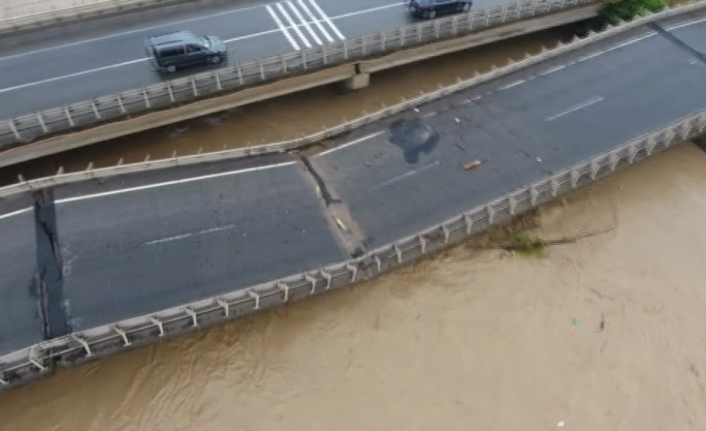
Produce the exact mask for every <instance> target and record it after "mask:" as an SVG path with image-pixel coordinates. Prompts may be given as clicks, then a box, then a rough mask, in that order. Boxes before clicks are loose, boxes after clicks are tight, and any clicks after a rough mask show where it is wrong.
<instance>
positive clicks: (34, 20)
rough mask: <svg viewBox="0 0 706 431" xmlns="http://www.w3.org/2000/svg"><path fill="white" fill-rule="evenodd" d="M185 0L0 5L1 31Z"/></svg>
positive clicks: (39, 0) (34, 0)
mask: <svg viewBox="0 0 706 431" xmlns="http://www.w3.org/2000/svg"><path fill="white" fill-rule="evenodd" d="M184 1H188V0H29V1H25V2H18V3H16V4H9V5H6V6H2V7H0V34H2V33H8V32H12V31H19V30H26V29H33V28H39V27H42V26H46V25H50V24H53V23H59V22H69V21H75V20H78V19H86V18H91V17H95V16H100V15H106V14H109V13H114V12H125V11H129V10H135V9H141V8H145V7H151V6H157V5H165V4H170V3H181V2H184Z"/></svg>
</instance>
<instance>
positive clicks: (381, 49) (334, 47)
mask: <svg viewBox="0 0 706 431" xmlns="http://www.w3.org/2000/svg"><path fill="white" fill-rule="evenodd" d="M598 2H599V1H597V0H527V1H521V2H518V3H513V4H508V5H503V6H498V7H494V8H491V9H486V10H480V11H475V12H470V13H468V14H461V15H454V16H451V17H447V18H442V19H438V20H433V21H423V22H420V23H417V24H412V25H408V26H405V27H400V28H397V29H394V30H390V31H384V32H380V33H376V34H371V35H366V36H361V37H357V38H353V39H345V40H342V41H339V42H335V43H330V44H326V45H322V46H315V47H312V48H307V49H303V50H301V51H297V52H294V53H290V54H285V55H281V56H276V57H270V58H265V59H262V60H258V61H254V62H249V63H243V64H239V65H236V66H232V67H227V68H221V69H218V70H214V71H209V72H204V73H200V74H196V75H192V76H189V77H184V78H177V79H173V80H170V81H165V82H162V83H159V84H155V85H150V86H148V87H144V88H141V89H136V90H129V91H125V92H122V93H118V94H112V95H108V96H101V97H97V98H95V99H93V100H89V101H82V102H77V103H72V104H70V105H66V106H63V107H57V108H52V109H47V110H44V111H41V112H37V113H33V114H28V115H22V116H20V117H15V118H12V119H8V120H3V121H0V149H8V148H11V147H13V146H17V145H21V144H24V143H28V142H31V141H33V140H35V139H37V138H40V137H45V136H50V135H54V134H59V133H64V132H68V131H71V130H77V129H82V128H87V127H91V126H94V125H97V124H102V123H105V122H111V121H117V120H121V119H125V118H127V117H130V116H138V115H142V114H145V113H148V112H152V111H156V110H162V109H167V108H171V107H175V106H179V105H182V104H186V103H189V102H192V101H195V100H198V99H203V98H208V97H214V96H216V95H221V94H225V93H228V92H233V91H236V90H240V89H243V88H245V87H248V86H252V85H256V84H260V83H264V82H268V81H273V80H276V79H279V78H282V77H285V76H289V75H293V74H298V73H306V72H311V71H315V70H320V69H323V68H326V67H329V66H333V65H338V64H344V63H349V62H352V61H355V60H361V59H365V58H370V57H375V56H379V55H383V54H388V53H391V52H394V51H398V50H401V49H405V48H408V47H414V46H419V45H422V44H426V43H429V42H433V41H438V40H443V39H449V38H454V37H458V36H462V35H466V34H469V33H471V32H475V31H478V30H482V29H489V28H492V27H497V26H500V25H503V24H508V23H512V22H517V21H522V20H525V19H528V18H532V17H537V16H540V15H546V14H550V13H553V12H559V11H565V10H568V9H572V8H577V7H582V6H586V5H591V4H596V3H598Z"/></svg>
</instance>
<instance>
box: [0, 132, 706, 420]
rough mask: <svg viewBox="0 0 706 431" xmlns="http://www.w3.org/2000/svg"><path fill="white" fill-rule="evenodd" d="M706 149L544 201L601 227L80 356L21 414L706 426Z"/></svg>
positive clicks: (23, 405) (548, 216) (18, 396)
mask: <svg viewBox="0 0 706 431" xmlns="http://www.w3.org/2000/svg"><path fill="white" fill-rule="evenodd" d="M705 166H706V153H704V152H703V151H701V150H700V149H698V148H697V147H696V146H694V145H692V144H683V145H682V146H679V147H675V148H673V149H670V150H669V151H667V152H666V153H664V154H662V155H659V156H657V157H655V158H653V159H651V160H648V161H646V162H644V163H642V164H641V165H638V166H637V167H634V168H631V169H628V170H625V171H623V172H621V173H619V174H616V175H614V176H613V177H611V178H608V179H607V180H604V181H603V182H600V183H598V184H596V185H594V186H592V187H589V188H586V189H583V190H581V191H579V192H577V193H574V194H573V195H571V196H569V197H568V198H567V199H566V200H565V201H563V202H559V203H556V204H554V205H552V206H549V207H546V208H544V209H543V210H542V211H541V212H540V214H539V215H538V216H536V217H535V218H534V219H533V220H534V221H535V223H536V226H535V227H534V228H533V231H534V232H535V233H536V234H537V235H538V236H540V237H542V238H544V239H547V240H552V239H560V238H568V239H572V238H580V237H583V236H587V237H586V238H583V239H578V240H577V241H576V242H575V243H573V244H571V243H570V244H566V245H560V246H552V247H548V248H547V249H545V250H544V251H543V253H542V254H540V255H538V256H522V255H518V254H514V253H511V252H506V251H500V250H483V249H482V248H481V246H482V245H483V244H484V243H487V242H488V241H482V240H477V241H475V242H471V243H469V244H466V245H464V246H460V247H457V248H455V249H453V250H450V251H448V252H446V253H444V254H442V255H439V256H437V257H435V258H433V259H430V260H427V261H424V262H422V263H419V264H417V265H415V266H413V267H410V268H406V269H403V270H400V271H398V272H396V273H393V274H390V275H389V276H385V277H382V278H380V279H378V280H376V281H373V282H370V283H366V284H363V285H359V286H357V287H355V288H352V289H346V290H342V291H338V292H334V293H330V294H327V295H324V296H321V297H318V298H316V299H312V300H309V301H305V302H301V303H298V304H294V305H292V306H290V307H289V308H286V309H280V310H277V311H274V312H268V313H266V314H263V315H261V316H258V317H255V318H252V319H248V320H244V321H240V322H234V323H231V324H228V325H225V326H220V327H216V328H213V329H211V330H208V331H206V332H203V333H199V334H195V335H190V336H186V337H183V338H179V339H176V340H173V341H170V342H167V343H165V344H161V345H158V346H153V347H148V348H143V349H141V350H137V351H133V352H129V353H127V354H123V355H120V356H116V357H113V358H110V359H107V360H103V361H100V362H97V363H94V364H90V365H88V366H83V367H80V368H77V369H71V370H68V371H62V372H60V373H59V374H58V375H57V376H54V377H52V378H49V379H47V380H44V381H41V382H39V383H36V384H33V385H30V386H27V387H25V388H21V389H19V390H17V391H15V392H12V393H10V394H8V395H6V396H3V397H0V424H2V427H1V428H2V430H3V431H26V430H52V431H82V430H100V431H123V430H145V431H161V430H165V431H172V430H196V429H198V430H212V431H220V430H223V431H225V430H268V431H276V430H305V429H306V430H322V431H323V430H331V429H336V430H341V431H347V430H351V431H359V430H361V429H370V430H405V431H414V430H430V429H433V430H459V429H470V430H485V431H507V430H552V429H559V428H561V429H566V430H576V431H578V430H581V431H595V430H626V431H628V430H629V431H634V430H641V431H662V430H680V431H686V430H703V429H706V408H705V407H704V406H706V391H705V389H706V365H705V364H706V331H704V328H706V313H704V309H706V287H705V286H704V281H703V280H704V279H706V265H704V264H703V259H704V258H703V256H705V255H706V218H705V217H704V216H703V214H704V213H706V195H705V194H704V192H703V191H704V190H705V189H706V169H704V167H705ZM531 221H532V219H531V220H529V221H525V225H528V224H531V223H530V222H531ZM591 235H593V236H591ZM496 236H499V234H498V235H496ZM489 244H491V245H492V242H490V243H489ZM560 425H563V427H560Z"/></svg>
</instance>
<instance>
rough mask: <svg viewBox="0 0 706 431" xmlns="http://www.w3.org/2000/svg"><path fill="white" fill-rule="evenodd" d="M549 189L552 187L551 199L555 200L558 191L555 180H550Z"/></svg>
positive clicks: (557, 183) (557, 184)
mask: <svg viewBox="0 0 706 431" xmlns="http://www.w3.org/2000/svg"><path fill="white" fill-rule="evenodd" d="M551 187H552V197H553V198H555V197H556V194H557V192H558V191H559V182H558V181H557V180H556V178H552V183H551Z"/></svg>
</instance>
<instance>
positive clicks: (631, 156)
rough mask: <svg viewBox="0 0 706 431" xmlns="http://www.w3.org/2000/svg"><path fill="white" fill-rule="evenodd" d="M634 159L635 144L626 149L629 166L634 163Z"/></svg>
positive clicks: (635, 152)
mask: <svg viewBox="0 0 706 431" xmlns="http://www.w3.org/2000/svg"><path fill="white" fill-rule="evenodd" d="M635 157H637V148H636V147H635V144H630V146H629V147H628V160H629V161H630V164H632V163H633V162H634V161H635Z"/></svg>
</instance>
